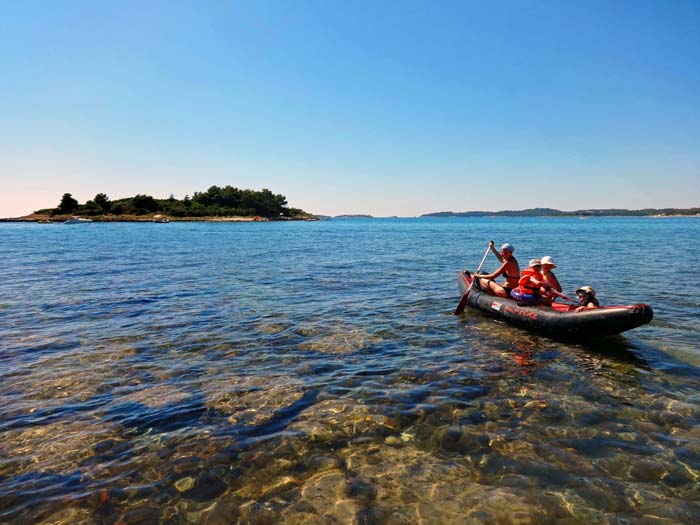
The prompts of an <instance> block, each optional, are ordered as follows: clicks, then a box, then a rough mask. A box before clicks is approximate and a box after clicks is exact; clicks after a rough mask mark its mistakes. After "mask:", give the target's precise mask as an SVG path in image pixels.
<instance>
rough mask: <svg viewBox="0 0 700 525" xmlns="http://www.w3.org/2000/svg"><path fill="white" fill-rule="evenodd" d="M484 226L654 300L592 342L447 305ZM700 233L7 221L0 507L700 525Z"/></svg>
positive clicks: (612, 298) (626, 299) (64, 513)
mask: <svg viewBox="0 0 700 525" xmlns="http://www.w3.org/2000/svg"><path fill="white" fill-rule="evenodd" d="M491 238H493V239H495V240H496V242H497V243H501V242H504V241H506V240H507V241H510V242H512V243H513V244H514V245H515V247H516V256H517V257H518V258H519V260H520V262H521V264H522V263H524V262H526V261H527V260H528V259H529V258H531V257H534V256H541V255H545V254H550V255H553V256H554V258H555V260H556V261H557V263H558V264H559V268H558V271H557V275H558V277H559V279H560V281H562V283H563V284H564V287H565V291H568V292H571V291H572V290H573V289H574V288H575V287H576V286H578V285H582V284H591V285H593V286H594V287H595V288H596V289H597V290H598V292H599V296H600V298H601V300H602V302H604V303H605V304H621V303H623V304H624V303H630V302H648V303H650V304H652V305H653V307H654V310H655V314H656V317H655V319H654V321H653V322H652V324H651V325H647V326H646V327H642V328H640V329H637V330H634V331H631V332H628V333H627V334H625V335H623V336H621V337H618V338H612V339H608V340H605V341H603V342H601V343H598V344H594V345H586V346H584V345H576V344H571V343H563V342H558V341H553V340H550V339H546V338H543V337H539V336H537V335H534V334H531V333H528V332H524V331H521V330H519V329H516V328H513V327H510V326H507V325H504V324H501V323H499V322H497V321H494V320H492V319H489V318H487V317H485V316H483V315H482V314H480V313H478V312H473V311H467V313H465V314H464V315H463V316H461V317H455V316H453V315H452V314H451V312H452V310H453V309H454V307H455V305H456V303H457V301H458V299H459V296H458V291H457V285H456V279H455V272H456V270H457V269H460V268H465V267H470V268H474V267H475V266H476V264H478V261H479V260H480V258H481V256H482V255H483V252H484V249H485V247H486V243H487V242H488V240H489V239H491ZM699 238H700V221H698V220H696V219H650V218H645V219H636V218H635V219H630V218H626V219H590V220H585V221H584V220H578V219H526V220H517V219H440V220H345V221H330V222H318V223H270V224H260V223H244V224H237V223H224V224H221V223H215V224H201V223H181V224H178V223H171V224H166V225H159V224H89V225H79V226H70V227H69V226H63V225H35V224H2V225H0V246H1V247H2V254H0V257H1V258H2V267H3V269H4V272H3V274H4V275H3V281H2V295H1V297H0V342H1V343H0V344H1V345H2V349H1V353H0V373H1V375H2V379H1V380H0V409H1V412H0V413H1V414H2V415H1V416H0V523H5V522H8V523H40V522H46V523H86V524H87V523H158V522H160V521H162V522H167V523H210V524H213V523H231V522H239V523H261V524H262V523H377V524H380V523H386V524H398V523H447V522H451V523H523V524H526V523H698V522H699V521H700V504H699V503H698V501H699V499H700V484H699V483H698V477H699V476H700V425H699V423H700V389H699V388H698V387H699V386H700V374H699V373H698V365H700V348H698V344H697V340H698V332H699V331H700V321H699V316H698V303H699V301H698V299H697V290H698V289H700V274H699V273H698V272H697V271H695V270H696V268H695V267H696V266H697V265H696V263H695V261H697V260H698V258H699V257H700V253H699V252H700V250H699V246H700V243H699V242H698V239H699ZM495 264H496V261H495V258H493V257H490V258H489V259H488V261H487V266H486V268H493V267H495ZM678 283H680V284H681V286H680V287H679V286H678ZM674 292H675V293H674ZM625 520H626V521H625Z"/></svg>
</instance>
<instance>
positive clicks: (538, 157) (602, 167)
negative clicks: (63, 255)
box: [0, 0, 700, 216]
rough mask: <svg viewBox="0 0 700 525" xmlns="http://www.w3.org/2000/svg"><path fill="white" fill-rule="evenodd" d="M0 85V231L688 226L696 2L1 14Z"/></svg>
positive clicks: (139, 7) (698, 138)
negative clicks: (302, 223)
mask: <svg viewBox="0 0 700 525" xmlns="http://www.w3.org/2000/svg"><path fill="white" fill-rule="evenodd" d="M0 64H1V66H2V74H0V93H1V94H2V97H0V177H1V183H0V185H1V188H0V216H9V215H20V214H24V213H27V212H29V211H32V210H34V209H37V208H42V207H49V206H54V205H56V204H57V203H58V200H59V198H60V196H61V194H62V193H63V192H66V191H67V192H71V193H73V195H74V196H75V197H77V198H78V199H79V200H80V201H81V202H83V201H85V200H87V199H89V198H92V197H93V196H94V195H95V194H96V193H98V192H105V193H107V194H108V195H109V196H110V197H111V198H119V197H125V196H130V195H133V194H136V193H146V194H152V195H154V196H157V197H167V196H168V195H169V194H170V193H173V194H175V195H176V196H177V197H183V196H184V195H185V194H192V193H193V192H194V191H201V190H205V189H206V188H208V187H209V186H211V185H213V184H217V185H225V184H231V185H234V186H238V187H242V188H254V189H261V188H263V187H267V188H270V189H271V190H273V191H274V192H276V193H283V194H285V195H286V196H287V197H288V199H289V202H290V204H291V205H293V206H296V207H300V208H304V209H306V210H308V211H311V212H315V213H323V214H331V215H335V214H341V213H371V214H374V215H402V216H403V215H407V216H410V215H417V214H421V213H427V212H432V211H443V210H454V211H465V210H475V209H478V210H500V209H522V208H529V207H540V206H541V207H553V208H559V209H566V210H570V209H580V208H608V207H621V208H643V207H691V206H700V66H699V64H700V3H699V2H697V1H694V0H692V1H682V0H674V1H668V2H664V1H658V2H649V1H644V0H639V1H615V2H598V1H585V2H560V1H551V2H544V1H525V0H523V1H504V2H470V1H466V0H465V1H457V2H448V1H442V2H432V1H425V2H412V1H407V2H375V1H367V2H360V1H349V2H340V1H328V0H326V1H298V2H297V1H294V2H292V1H286V2H282V1H274V2H273V1H263V0H259V1H251V2H247V1H245V2H242V1H231V2H229V1H221V2H194V1H192V2H181V1H178V2H173V1H167V2H157V1H149V2H136V1H134V2H131V1H122V2H99V1H90V2H88V1H84V2H79V1H63V2H59V1H54V2H44V1H23V2H11V3H5V4H4V5H3V13H2V16H1V17H0Z"/></svg>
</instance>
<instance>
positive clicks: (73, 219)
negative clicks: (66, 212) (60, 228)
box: [63, 217, 92, 224]
mask: <svg viewBox="0 0 700 525" xmlns="http://www.w3.org/2000/svg"><path fill="white" fill-rule="evenodd" d="M87 222H92V219H83V218H82V217H71V218H70V219H68V220H67V221H64V222H63V224H83V223H87Z"/></svg>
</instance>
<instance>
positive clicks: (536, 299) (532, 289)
mask: <svg viewBox="0 0 700 525" xmlns="http://www.w3.org/2000/svg"><path fill="white" fill-rule="evenodd" d="M527 266H528V267H527V268H526V269H524V270H523V271H522V273H521V274H520V280H519V281H518V287H517V288H515V289H514V290H513V291H512V296H513V298H514V299H517V300H518V301H521V302H526V303H528V304H548V303H550V302H551V301H550V300H549V299H547V297H546V294H547V290H549V289H550V286H549V285H548V284H546V283H545V282H544V277H543V276H542V263H541V262H540V260H539V259H532V260H531V261H530V262H529V263H528V265H527Z"/></svg>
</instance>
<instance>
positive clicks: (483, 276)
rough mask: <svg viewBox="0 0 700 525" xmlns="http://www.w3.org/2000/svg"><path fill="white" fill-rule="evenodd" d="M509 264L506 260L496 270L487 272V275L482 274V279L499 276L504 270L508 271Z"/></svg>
mask: <svg viewBox="0 0 700 525" xmlns="http://www.w3.org/2000/svg"><path fill="white" fill-rule="evenodd" d="M507 264H508V261H505V262H504V263H503V264H501V266H500V267H499V268H498V270H496V271H495V272H493V273H487V274H486V275H480V276H479V277H481V278H482V279H495V278H496V277H498V276H499V275H501V274H502V273H503V272H505V271H506V265H507Z"/></svg>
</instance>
